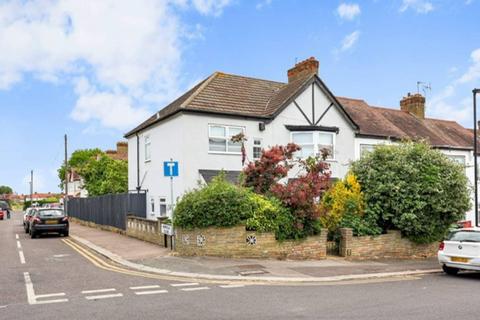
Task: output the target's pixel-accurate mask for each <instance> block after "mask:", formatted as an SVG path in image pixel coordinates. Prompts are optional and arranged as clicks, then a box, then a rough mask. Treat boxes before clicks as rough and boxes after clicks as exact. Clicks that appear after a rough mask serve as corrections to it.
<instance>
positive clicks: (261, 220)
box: [246, 192, 295, 240]
mask: <svg viewBox="0 0 480 320" xmlns="http://www.w3.org/2000/svg"><path fill="white" fill-rule="evenodd" d="M249 196H250V199H251V201H252V202H253V203H254V206H255V207H254V211H253V215H252V216H251V217H250V218H248V219H247V222H246V227H247V230H253V231H258V232H273V233H275V237H276V238H277V240H285V239H290V238H295V229H294V228H293V224H294V217H293V215H292V214H291V212H290V211H289V210H288V209H287V208H285V207H283V206H282V203H281V202H280V201H279V200H278V199H275V198H266V197H264V196H262V195H259V194H255V193H253V192H252V193H250V195H249Z"/></svg>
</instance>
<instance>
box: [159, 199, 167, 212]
mask: <svg viewBox="0 0 480 320" xmlns="http://www.w3.org/2000/svg"><path fill="white" fill-rule="evenodd" d="M162 206H165V214H162ZM158 214H159V215H160V217H166V216H167V215H168V204H167V197H158Z"/></svg>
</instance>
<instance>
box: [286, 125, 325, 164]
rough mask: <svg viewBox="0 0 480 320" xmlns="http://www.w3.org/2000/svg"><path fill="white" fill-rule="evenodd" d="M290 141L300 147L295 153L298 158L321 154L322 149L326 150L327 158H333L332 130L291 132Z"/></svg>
mask: <svg viewBox="0 0 480 320" xmlns="http://www.w3.org/2000/svg"><path fill="white" fill-rule="evenodd" d="M292 142H293V143H295V144H297V145H298V146H300V147H301V148H302V149H301V150H300V151H298V152H297V153H296V156H297V157H299V158H308V157H312V156H316V155H321V153H322V150H326V151H327V152H328V156H327V160H333V159H335V134H334V133H332V132H319V131H306V132H303V131H302V132H292Z"/></svg>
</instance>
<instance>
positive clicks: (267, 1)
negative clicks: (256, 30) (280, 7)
mask: <svg viewBox="0 0 480 320" xmlns="http://www.w3.org/2000/svg"><path fill="white" fill-rule="evenodd" d="M271 4H272V0H262V1H260V2H259V3H257V5H256V6H255V8H257V10H262V9H263V8H265V7H268V6H269V5H271Z"/></svg>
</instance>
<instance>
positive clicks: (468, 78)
mask: <svg viewBox="0 0 480 320" xmlns="http://www.w3.org/2000/svg"><path fill="white" fill-rule="evenodd" d="M470 58H471V60H472V65H471V66H470V67H469V68H468V70H467V72H465V73H464V74H463V75H462V76H461V77H460V79H458V82H460V83H467V82H473V81H475V80H478V79H480V48H478V49H477V50H474V51H473V52H472V53H471V55H470Z"/></svg>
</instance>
